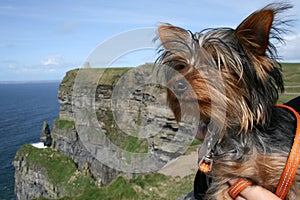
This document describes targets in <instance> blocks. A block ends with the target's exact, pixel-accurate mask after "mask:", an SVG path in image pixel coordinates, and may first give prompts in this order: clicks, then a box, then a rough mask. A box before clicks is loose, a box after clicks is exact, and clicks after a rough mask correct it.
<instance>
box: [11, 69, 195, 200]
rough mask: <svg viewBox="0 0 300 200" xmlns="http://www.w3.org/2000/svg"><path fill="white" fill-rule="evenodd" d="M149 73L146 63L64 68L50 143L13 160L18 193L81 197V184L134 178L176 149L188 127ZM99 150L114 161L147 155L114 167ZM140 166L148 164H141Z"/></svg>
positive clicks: (25, 149)
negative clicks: (113, 66)
mask: <svg viewBox="0 0 300 200" xmlns="http://www.w3.org/2000/svg"><path fill="white" fill-rule="evenodd" d="M156 76H157V73H153V69H152V65H151V64H146V65H143V66H139V67H137V68H111V69H105V70H104V69H75V70H71V71H69V72H67V74H66V76H65V77H64V79H63V80H62V82H61V84H60V87H59V91H58V101H59V103H60V113H59V116H58V117H57V118H56V120H55V122H54V123H53V124H54V125H53V127H52V130H51V146H50V147H49V148H46V149H36V148H34V147H32V146H30V145H24V146H23V147H22V148H21V149H20V150H19V151H18V152H17V154H16V157H15V159H14V161H13V165H14V166H15V193H16V196H17V199H20V200H21V199H34V198H41V197H44V198H48V199H56V198H62V197H75V196H80V195H82V194H83V193H84V191H85V190H86V189H85V188H84V187H85V185H89V187H92V188H98V187H101V186H106V185H108V184H109V183H111V182H112V181H113V180H114V179H116V177H118V176H119V175H122V176H123V177H126V178H129V179H130V178H135V177H137V175H138V174H143V173H149V172H152V171H155V170H158V169H156V168H155V167H156V166H163V165H165V164H167V163H168V162H169V161H170V160H172V159H173V158H175V157H177V156H179V155H180V154H182V153H183V152H184V151H185V149H186V147H187V146H188V145H189V142H191V141H192V139H193V136H192V135H187V133H189V132H191V130H192V129H193V127H192V125H191V124H190V123H183V124H181V125H183V126H181V125H178V123H177V122H176V121H175V118H174V116H173V114H172V112H171V111H170V110H169V109H168V107H167V105H166V102H165V101H166V88H165V87H164V86H163V84H161V82H160V83H157V80H156V79H154V78H155V77H156ZM95 80H96V81H95ZM153 80H156V81H153ZM100 133H101V134H100ZM99 138H100V139H99ZM103 138H104V139H103ZM103 141H106V142H107V141H108V142H111V143H113V146H116V147H117V148H118V149H122V152H118V151H116V150H115V149H112V148H111V147H110V146H106V145H105V144H106V143H103ZM103 152H105V153H107V154H108V155H111V157H113V159H114V160H117V161H118V160H120V162H122V159H123V160H124V155H125V158H126V159H127V158H128V157H126V155H127V154H128V155H132V154H143V155H147V156H148V157H149V160H147V161H145V162H144V161H140V160H139V159H137V160H134V158H133V157H130V158H128V159H129V160H130V161H126V162H122V164H120V165H114V164H111V162H112V161H108V162H106V160H105V159H106V158H104V157H103V159H102V157H101V154H103V155H104V154H105V153H103ZM124 152H125V153H127V154H125V153H124ZM128 152H129V153H128ZM105 155H106V154H105ZM142 158H143V157H142ZM151 158H155V159H151ZM139 162H141V163H139ZM142 165H144V166H147V167H149V170H148V171H147V170H144V171H143V169H140V168H139V166H142ZM114 166H116V167H114ZM120 166H121V167H122V168H120ZM131 166H137V167H136V169H131V168H130V167H131ZM123 169H128V170H123ZM151 170H152V171H151ZM90 184H91V185H92V186H90ZM135 192H136V191H135ZM95 199H97V198H95Z"/></svg>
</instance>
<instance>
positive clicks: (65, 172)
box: [15, 145, 94, 196]
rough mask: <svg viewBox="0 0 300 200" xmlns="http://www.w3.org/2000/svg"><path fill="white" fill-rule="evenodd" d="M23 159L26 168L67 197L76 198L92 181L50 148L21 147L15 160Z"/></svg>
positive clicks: (91, 184) (69, 160) (92, 183)
mask: <svg viewBox="0 0 300 200" xmlns="http://www.w3.org/2000/svg"><path fill="white" fill-rule="evenodd" d="M22 158H25V160H26V166H27V167H28V168H31V169H32V170H34V171H36V172H38V173H42V174H44V175H46V177H47V179H48V180H49V182H50V183H52V184H53V185H54V186H57V187H59V188H60V189H61V190H63V191H64V192H65V194H66V195H67V196H78V195H80V194H81V193H83V192H84V190H85V189H86V188H88V186H93V185H94V181H93V180H92V179H91V178H89V177H85V176H83V175H82V173H81V172H79V171H78V170H77V166H76V164H75V163H74V161H73V160H72V159H71V158H69V157H68V156H66V155H63V154H61V153H59V152H58V151H56V150H54V149H52V148H46V149H38V148H35V147H33V146H31V145H24V146H22V147H21V148H20V149H19V150H18V152H17V155H16V157H15V160H20V159H22Z"/></svg>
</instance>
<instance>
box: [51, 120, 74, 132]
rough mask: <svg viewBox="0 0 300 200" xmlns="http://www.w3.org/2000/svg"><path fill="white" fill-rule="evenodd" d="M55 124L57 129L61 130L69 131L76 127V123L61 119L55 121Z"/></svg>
mask: <svg viewBox="0 0 300 200" xmlns="http://www.w3.org/2000/svg"><path fill="white" fill-rule="evenodd" d="M54 124H55V127H57V128H59V129H69V128H74V127H75V122H74V121H68V120H62V119H59V118H56V119H55V122H54Z"/></svg>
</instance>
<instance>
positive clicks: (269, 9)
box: [158, 4, 291, 131]
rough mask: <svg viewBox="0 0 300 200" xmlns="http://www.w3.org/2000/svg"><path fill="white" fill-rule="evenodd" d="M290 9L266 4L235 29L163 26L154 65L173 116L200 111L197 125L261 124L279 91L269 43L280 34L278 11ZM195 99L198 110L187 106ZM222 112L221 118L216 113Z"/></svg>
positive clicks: (277, 70)
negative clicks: (163, 81)
mask: <svg viewBox="0 0 300 200" xmlns="http://www.w3.org/2000/svg"><path fill="white" fill-rule="evenodd" d="M289 8H291V6H290V5H286V4H284V5H283V4H270V5H268V6H266V7H265V8H263V9H261V10H259V11H257V12H254V13H253V14H251V15H250V16H248V17H247V18H246V19H245V20H244V21H242V23H241V24H240V25H239V26H238V27H237V28H236V29H231V28H218V29H206V30H204V31H201V32H198V33H195V34H193V33H191V32H190V31H187V30H185V29H182V28H179V27H175V26H172V25H170V24H164V25H161V26H159V28H158V37H159V39H160V40H161V43H162V47H163V50H162V54H161V56H160V59H159V61H160V63H161V64H163V65H164V68H165V69H166V70H165V73H166V79H167V84H168V94H167V98H168V103H169V106H170V108H171V109H172V110H173V112H174V114H175V117H176V119H177V120H178V121H179V120H180V119H181V116H183V115H185V114H188V115H193V114H196V113H197V112H198V113H199V112H200V117H201V122H202V124H204V125H202V128H203V127H204V128H205V124H207V123H209V122H211V121H212V122H213V123H215V124H216V125H217V126H218V125H221V124H223V125H225V127H233V126H234V127H238V128H239V129H240V130H243V131H247V130H248V129H251V128H252V127H253V126H254V125H255V124H261V125H264V124H267V123H268V121H269V116H270V115H271V112H272V107H273V106H274V104H275V103H276V101H277V99H278V91H283V89H284V86H283V80H282V75H281V66H280V64H279V63H278V62H277V61H276V59H277V53H276V48H275V46H274V45H273V44H272V43H271V42H270V40H271V39H275V40H276V41H275V42H278V41H279V42H281V41H282V39H281V37H280V34H281V33H282V32H283V30H282V29H279V25H280V23H281V25H282V24H284V23H285V22H283V21H280V19H279V18H278V16H279V14H280V13H281V12H282V11H284V10H286V9H289ZM195 103H197V106H198V109H195V106H194V105H193V106H192V104H195ZM220 116H224V118H222V117H220Z"/></svg>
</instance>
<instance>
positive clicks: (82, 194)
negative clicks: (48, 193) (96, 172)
mask: <svg viewBox="0 0 300 200" xmlns="http://www.w3.org/2000/svg"><path fill="white" fill-rule="evenodd" d="M22 158H25V160H26V167H28V168H31V169H33V170H35V171H36V172H38V173H43V174H44V175H45V176H46V177H47V178H48V180H49V182H50V183H52V184H53V185H55V186H57V187H59V188H60V190H62V191H64V193H65V194H66V196H65V197H64V198H61V199H63V200H99V199H101V200H110V199H111V200H113V199H122V200H134V199H136V200H144V199H162V200H169V199H170V200H171V199H172V200H173V199H176V198H178V197H180V196H182V195H184V194H186V193H188V192H190V191H191V190H192V188H193V178H194V175H190V176H187V177H185V178H180V177H175V178H174V177H169V176H165V175H162V174H159V173H152V174H143V175H138V176H136V177H135V178H133V179H128V178H124V177H122V176H119V177H118V178H116V179H115V180H114V181H113V182H112V183H111V184H109V185H108V186H105V187H98V186H96V184H95V182H94V181H93V180H92V179H91V178H89V177H85V176H83V174H82V173H81V172H79V171H78V170H77V168H76V165H75V163H74V162H73V161H72V160H71V159H70V158H69V157H67V156H65V155H63V154H61V153H59V152H58V151H56V150H54V149H52V148H47V149H37V148H35V147H32V146H31V145H24V146H23V147H21V148H20V150H19V151H18V152H17V155H16V157H15V160H20V159H22ZM45 199H46V198H44V197H41V198H38V200H45Z"/></svg>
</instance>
